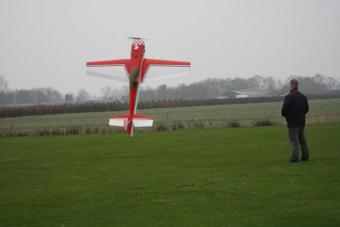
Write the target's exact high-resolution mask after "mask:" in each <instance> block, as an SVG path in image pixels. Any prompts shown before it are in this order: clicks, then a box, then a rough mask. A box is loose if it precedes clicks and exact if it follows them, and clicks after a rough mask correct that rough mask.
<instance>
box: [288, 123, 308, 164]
mask: <svg viewBox="0 0 340 227" xmlns="http://www.w3.org/2000/svg"><path fill="white" fill-rule="evenodd" d="M288 132H289V142H290V144H291V145H292V156H291V158H290V161H292V162H296V161H299V143H300V146H301V151H302V157H301V160H302V161H306V160H308V159H309V150H308V145H307V140H306V137H305V127H292V128H288Z"/></svg>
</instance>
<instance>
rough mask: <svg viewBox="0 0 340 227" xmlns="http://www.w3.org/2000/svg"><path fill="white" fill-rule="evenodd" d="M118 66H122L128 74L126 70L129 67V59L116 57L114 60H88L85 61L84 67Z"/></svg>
mask: <svg viewBox="0 0 340 227" xmlns="http://www.w3.org/2000/svg"><path fill="white" fill-rule="evenodd" d="M110 66H120V67H122V66H123V67H124V69H125V73H126V75H127V76H129V73H128V70H129V67H130V59H116V60H104V61H89V62H86V67H110Z"/></svg>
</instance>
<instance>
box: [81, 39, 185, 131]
mask: <svg viewBox="0 0 340 227" xmlns="http://www.w3.org/2000/svg"><path fill="white" fill-rule="evenodd" d="M131 39H133V41H132V46H131V56H130V58H129V59H117V60H106V61H90V62H87V63H86V66H87V67H103V66H104V67H105V66H124V68H125V71H126V74H127V76H128V79H129V89H130V94H129V96H130V97H129V113H127V114H124V115H114V116H112V117H111V119H110V121H109V125H110V126H118V127H124V128H125V130H126V131H127V133H128V134H129V135H130V136H132V135H133V127H151V126H152V125H153V118H152V117H151V116H147V115H143V114H137V113H136V110H137V103H138V91H139V85H140V84H141V83H143V81H144V80H145V77H146V75H147V73H148V70H149V68H150V67H151V66H171V67H190V64H191V63H190V62H187V61H171V60H159V59H148V58H144V53H145V44H144V41H143V40H142V39H141V38H135V37H131Z"/></svg>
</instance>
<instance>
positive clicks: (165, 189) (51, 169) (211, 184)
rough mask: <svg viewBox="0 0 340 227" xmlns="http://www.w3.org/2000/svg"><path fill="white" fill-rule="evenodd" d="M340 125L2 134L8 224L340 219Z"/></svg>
mask: <svg viewBox="0 0 340 227" xmlns="http://www.w3.org/2000/svg"><path fill="white" fill-rule="evenodd" d="M339 126H340V125H339V124H333V125H331V124H314V125H308V126H307V129H306V132H307V139H308V141H309V145H310V150H311V160H310V161H308V162H301V163H296V164H295V163H294V164H290V163H288V162H287V161H288V158H289V155H290V146H289V144H288V138H287V129H286V128H285V127H284V126H269V127H241V128H219V129H194V130H178V131H170V132H149V133H138V132H137V133H136V135H135V137H133V138H129V137H127V136H126V135H125V134H116V135H108V134H106V135H101V134H97V135H78V136H46V137H13V138H9V137H3V138H0V182H1V187H0V198H1V200H0V207H1V208H0V209H1V212H0V225H1V226H338V225H339V224H340V195H339V192H340V191H339V189H340V165H339V161H340V152H339V148H340V140H339V138H340V127H339Z"/></svg>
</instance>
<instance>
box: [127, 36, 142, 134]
mask: <svg viewBox="0 0 340 227" xmlns="http://www.w3.org/2000/svg"><path fill="white" fill-rule="evenodd" d="M144 53H145V45H144V42H143V41H142V40H139V39H137V40H134V42H133V43H132V46H131V56H130V67H129V68H128V69H127V70H128V73H129V90H130V97H129V115H130V116H131V117H130V118H129V119H128V125H127V131H128V133H129V134H131V133H132V130H133V127H132V116H133V115H134V114H135V113H136V110H137V103H138V89H139V84H140V82H141V72H142V68H143V60H144Z"/></svg>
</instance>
